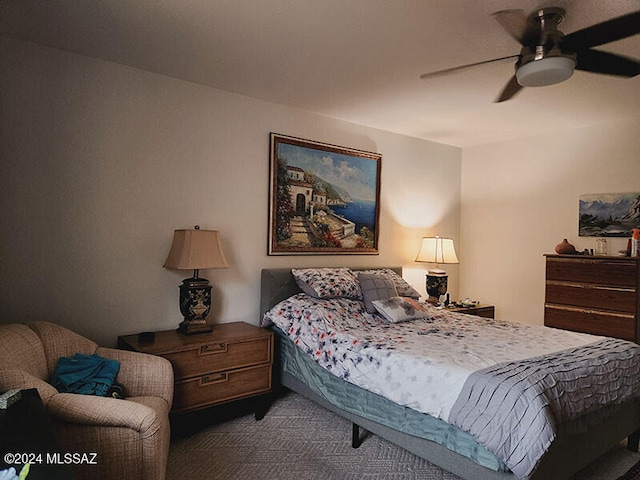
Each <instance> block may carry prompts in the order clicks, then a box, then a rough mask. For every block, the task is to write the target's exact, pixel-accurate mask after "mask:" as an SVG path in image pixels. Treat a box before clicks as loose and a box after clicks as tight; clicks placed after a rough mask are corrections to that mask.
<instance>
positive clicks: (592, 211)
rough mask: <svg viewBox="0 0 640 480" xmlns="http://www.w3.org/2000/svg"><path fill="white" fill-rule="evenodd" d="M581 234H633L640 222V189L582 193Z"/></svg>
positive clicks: (579, 226) (608, 235) (615, 235)
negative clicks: (626, 191)
mask: <svg viewBox="0 0 640 480" xmlns="http://www.w3.org/2000/svg"><path fill="white" fill-rule="evenodd" d="M578 210H579V215H580V218H579V221H578V235H579V236H580V237H629V238H630V237H631V231H632V230H633V229H634V228H637V227H638V226H640V192H629V193H596V194H585V195H580V200H579V206H578Z"/></svg>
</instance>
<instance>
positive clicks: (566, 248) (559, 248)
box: [555, 238, 576, 255]
mask: <svg viewBox="0 0 640 480" xmlns="http://www.w3.org/2000/svg"><path fill="white" fill-rule="evenodd" d="M555 250H556V253H557V254H559V255H563V254H564V255H573V254H575V253H576V247H574V246H573V245H571V244H570V243H569V241H568V240H567V239H566V238H565V239H564V240H562V241H561V242H560V243H559V244H558V245H556V249H555Z"/></svg>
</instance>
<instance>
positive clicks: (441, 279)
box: [415, 237, 460, 303]
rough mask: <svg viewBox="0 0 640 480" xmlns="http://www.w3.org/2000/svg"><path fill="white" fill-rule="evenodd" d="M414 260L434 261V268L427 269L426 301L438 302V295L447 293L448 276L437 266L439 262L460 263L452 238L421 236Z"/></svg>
mask: <svg viewBox="0 0 640 480" xmlns="http://www.w3.org/2000/svg"><path fill="white" fill-rule="evenodd" d="M415 261H416V262H427V263H435V264H436V268H435V269H430V270H427V294H428V295H429V298H427V302H429V303H439V301H440V297H441V296H442V295H445V294H446V293H447V287H448V281H449V277H448V275H447V272H445V271H444V270H441V269H440V268H439V266H440V265H439V264H441V263H460V262H458V257H457V256H456V249H455V248H454V246H453V240H452V239H450V238H440V237H423V238H422V244H421V245H420V250H419V251H418V256H417V257H416V260H415Z"/></svg>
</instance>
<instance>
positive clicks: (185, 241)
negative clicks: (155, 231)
mask: <svg viewBox="0 0 640 480" xmlns="http://www.w3.org/2000/svg"><path fill="white" fill-rule="evenodd" d="M163 267H165V268H171V269H175V270H193V277H191V278H185V279H184V280H183V281H182V284H181V285H180V313H182V316H183V317H184V320H183V321H182V323H180V326H179V327H178V331H179V332H181V333H184V334H187V335H191V334H194V333H204V332H210V331H211V325H209V324H208V323H207V322H206V320H205V317H206V316H207V315H208V314H209V311H210V310H211V285H210V284H209V280H207V279H206V278H201V277H200V276H199V270H201V269H207V268H229V265H228V264H227V260H226V258H225V257H224V253H223V252H222V247H221V245H220V236H219V234H218V232H217V231H216V230H200V226H199V225H196V226H195V227H194V229H193V230H176V231H175V232H174V233H173V243H172V244H171V250H169V255H168V256H167V259H166V260H165V262H164V265H163Z"/></svg>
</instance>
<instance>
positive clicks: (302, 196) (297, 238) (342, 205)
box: [269, 133, 382, 255]
mask: <svg viewBox="0 0 640 480" xmlns="http://www.w3.org/2000/svg"><path fill="white" fill-rule="evenodd" d="M381 162H382V155H380V154H378V153H373V152H366V151H362V150H356V149H353V148H348V147H339V146H336V145H330V144H326V143H321V142H315V141H311V140H304V139H301V138H295V137H290V136H286V135H280V134H277V133H272V134H271V136H270V167H271V168H270V202H269V255H326V254H329V255H335V254H374V255H375V254H377V253H378V233H379V230H380V225H379V217H380V168H381Z"/></svg>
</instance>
